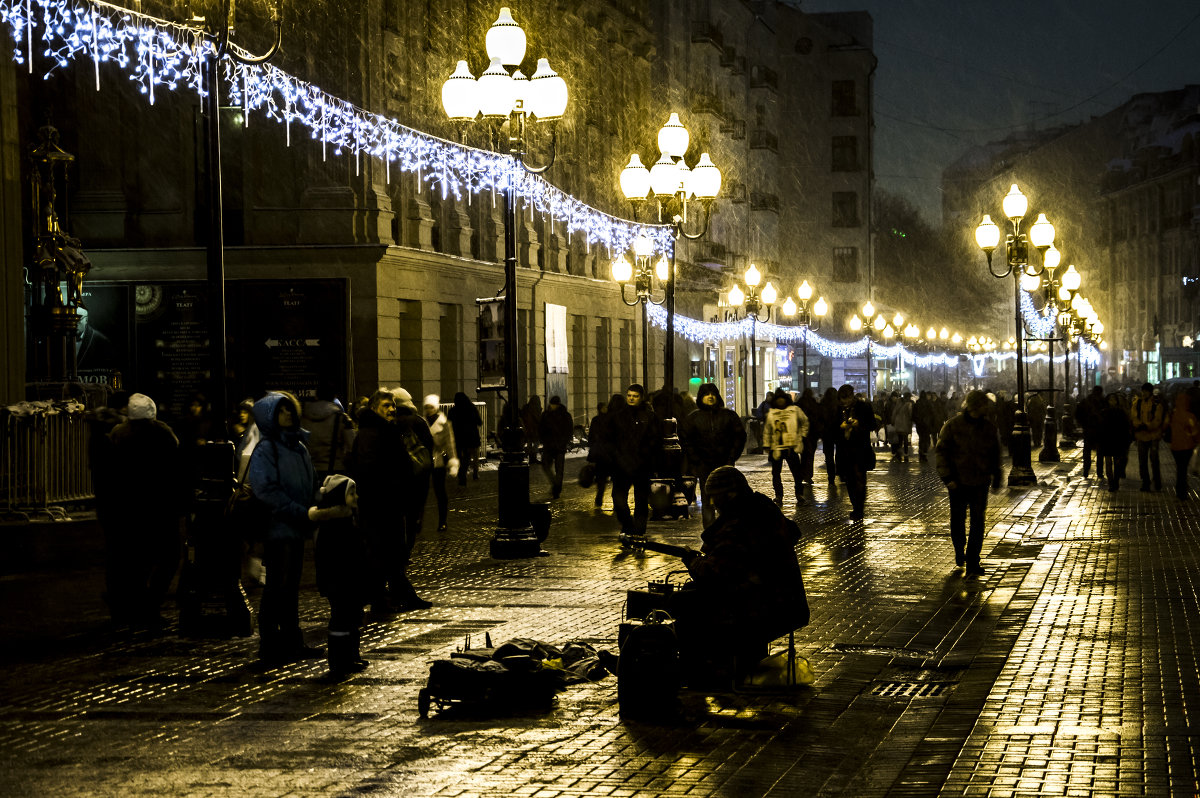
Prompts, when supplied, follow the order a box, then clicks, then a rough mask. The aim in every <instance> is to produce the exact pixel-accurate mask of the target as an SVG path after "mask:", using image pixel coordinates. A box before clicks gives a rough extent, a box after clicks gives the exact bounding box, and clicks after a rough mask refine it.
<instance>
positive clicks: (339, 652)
mask: <svg viewBox="0 0 1200 798" xmlns="http://www.w3.org/2000/svg"><path fill="white" fill-rule="evenodd" d="M328 650H329V656H328V662H329V675H330V676H333V677H335V678H341V677H344V676H349V675H350V674H352V673H359V672H360V671H362V670H363V669H365V668H366V667H367V665H368V664H369V663H368V662H367V661H366V660H364V659H363V658H362V657H360V656H359V655H358V632H356V631H355V632H330V633H329V649H328Z"/></svg>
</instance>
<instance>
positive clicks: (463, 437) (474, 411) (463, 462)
mask: <svg viewBox="0 0 1200 798" xmlns="http://www.w3.org/2000/svg"><path fill="white" fill-rule="evenodd" d="M446 418H448V419H450V428H451V429H452V430H453V431H454V446H455V448H457V449H458V464H459V465H458V484H459V485H460V486H461V485H466V484H467V466H468V464H469V465H470V466H471V478H472V479H479V448H480V446H481V445H482V444H483V440H482V438H481V437H480V435H479V428H480V427H481V426H483V419H482V418H480V416H479V410H478V408H476V407H475V405H474V404H472V402H471V400H470V398H468V397H467V395H466V394H465V393H463V392H462V391H459V392H458V393H456V394H454V405H453V406H452V407H451V408H450V412H448V413H446Z"/></svg>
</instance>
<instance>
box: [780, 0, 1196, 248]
mask: <svg viewBox="0 0 1200 798" xmlns="http://www.w3.org/2000/svg"><path fill="white" fill-rule="evenodd" d="M792 5H797V6H799V7H800V8H802V9H803V10H804V11H808V12H812V13H817V12H826V11H854V10H859V11H863V10H865V11H868V12H870V14H871V16H872V18H873V19H874V21H875V26H874V30H875V42H874V49H875V54H876V56H877V57H878V58H879V68H878V71H877V73H876V83H875V124H876V131H877V138H876V150H875V168H876V173H877V182H878V185H879V187H881V188H883V189H886V190H888V191H892V192H894V193H898V194H902V195H904V196H906V197H908V198H909V199H910V200H911V201H912V202H913V203H914V204H916V205H917V207H918V208H920V209H921V211H922V213H923V215H924V216H925V217H926V219H927V220H929V221H930V222H932V223H933V224H935V225H937V224H940V222H941V200H940V198H939V184H940V178H941V171H942V169H943V168H945V167H946V166H947V165H949V164H950V163H951V162H953V161H954V160H955V159H956V158H958V157H959V156H960V155H962V154H963V152H965V151H966V150H967V149H968V148H969V147H970V146H971V145H974V144H982V143H985V142H988V141H995V140H998V139H1003V138H1005V137H1006V136H1008V135H1009V134H1010V133H1012V132H1014V131H1017V130H1021V129H1025V128H1030V127H1032V128H1035V129H1044V128H1049V127H1055V126H1058V125H1062V124H1065V123H1074V122H1080V121H1083V120H1086V119H1088V118H1090V117H1092V116H1097V115H1101V114H1103V113H1106V112H1107V111H1110V110H1112V109H1113V108H1116V107H1117V106H1119V105H1121V104H1122V103H1123V102H1125V101H1126V100H1128V99H1129V98H1130V97H1132V96H1133V95H1135V94H1139V93H1142V92H1153V91H1166V90H1170V89H1177V88H1182V87H1183V86H1185V85H1187V84H1189V83H1200V3H1197V2H1196V0H1150V1H1149V2H1141V3H1130V2H1117V1H1116V0H1016V1H1014V2H1009V3H994V2H978V1H977V0H969V2H962V0H954V1H951V0H803V1H802V2H800V0H796V2H793V3H792Z"/></svg>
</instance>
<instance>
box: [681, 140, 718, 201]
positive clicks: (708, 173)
mask: <svg viewBox="0 0 1200 798" xmlns="http://www.w3.org/2000/svg"><path fill="white" fill-rule="evenodd" d="M688 188H689V189H690V190H691V192H692V193H693V194H695V195H696V198H697V199H700V200H711V199H716V197H717V195H718V194H720V193H721V170H720V169H718V168H717V167H716V165H715V164H714V163H713V162H712V159H711V158H709V157H708V153H707V152H705V153H701V154H700V160H699V161H697V162H696V168H695V169H693V170H692V177H691V181H690V183H689V185H688Z"/></svg>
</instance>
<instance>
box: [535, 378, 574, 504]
mask: <svg viewBox="0 0 1200 798" xmlns="http://www.w3.org/2000/svg"><path fill="white" fill-rule="evenodd" d="M574 432H575V420H574V419H573V418H572V417H571V414H570V413H569V412H567V408H565V407H563V403H562V400H561V399H560V398H558V397H557V396H551V397H550V405H549V406H548V407H547V408H546V412H544V413H542V417H541V420H539V421H538V434H539V435H540V436H541V439H542V471H544V472H545V474H546V479H548V480H550V495H551V496H553V497H554V498H555V499H557V498H558V497H559V494H561V493H562V485H563V468H564V467H565V465H566V458H567V447H568V446H570V444H571V437H572V435H573V434H574Z"/></svg>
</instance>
